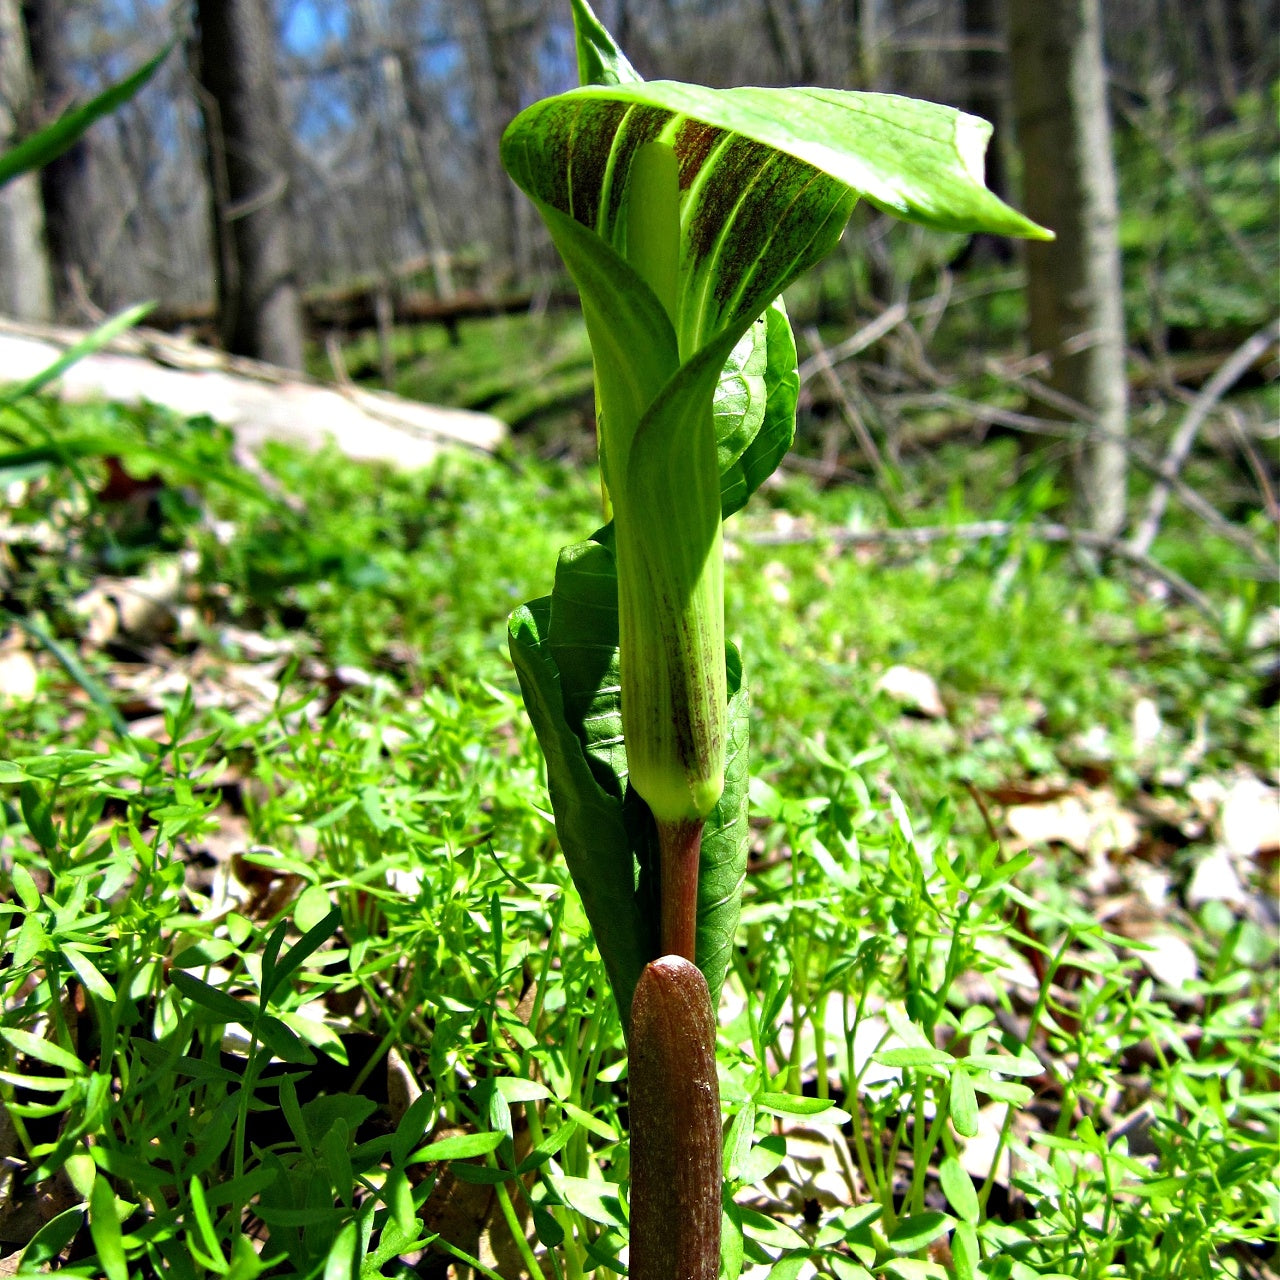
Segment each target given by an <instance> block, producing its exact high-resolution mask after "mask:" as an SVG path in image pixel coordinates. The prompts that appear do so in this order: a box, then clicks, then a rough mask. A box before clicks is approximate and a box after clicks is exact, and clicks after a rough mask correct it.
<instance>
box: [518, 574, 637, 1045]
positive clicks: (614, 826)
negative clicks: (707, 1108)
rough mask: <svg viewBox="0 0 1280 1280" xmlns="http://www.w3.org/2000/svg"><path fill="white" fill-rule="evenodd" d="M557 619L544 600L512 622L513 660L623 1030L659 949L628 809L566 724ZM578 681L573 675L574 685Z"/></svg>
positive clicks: (562, 840) (526, 608) (559, 829)
mask: <svg viewBox="0 0 1280 1280" xmlns="http://www.w3.org/2000/svg"><path fill="white" fill-rule="evenodd" d="M551 613H552V600H551V597H544V598H543V599H541V600H534V601H532V602H531V603H530V604H528V605H524V606H522V607H521V608H519V609H517V610H516V611H515V613H513V614H512V615H511V620H510V623H509V624H508V641H509V644H510V648H511V659H512V662H513V663H514V664H515V668H516V675H517V676H518V677H519V680H520V690H521V693H522V694H523V696H524V703H525V706H526V708H527V709H528V711H529V718H530V719H531V720H532V721H533V727H534V732H535V733H536V734H537V737H538V744H539V746H541V748H542V753H543V755H544V756H545V757H546V761H547V789H548V790H549V792H550V793H551V807H552V809H553V810H554V811H555V815H556V833H557V835H558V836H559V837H560V847H561V849H562V851H563V852H564V856H565V861H566V862H567V863H568V865H569V874H570V875H571V876H572V877H573V882H574V885H575V886H576V887H577V890H578V894H579V896H580V897H581V898H582V905H583V908H584V909H585V911H586V913H587V919H588V920H589V921H590V922H591V927H592V930H593V931H594V933H595V938H596V945H597V946H598V947H599V948H600V955H601V958H602V959H603V960H604V965H605V969H606V971H607V972H608V974H609V983H610V985H611V986H612V988H613V994H614V998H615V1000H616V1001H617V1003H618V1010H619V1013H620V1015H621V1017H622V1022H623V1025H624V1026H625V1025H626V1022H627V1015H628V1013H629V1011H630V1009H631V996H632V994H633V993H634V991H635V986H636V982H637V981H638V980H639V977H640V971H641V969H643V968H644V966H645V965H646V964H647V963H648V962H649V960H650V958H651V957H652V955H653V952H654V949H655V945H654V942H653V932H652V923H651V922H650V921H647V920H646V919H645V918H644V917H643V916H642V915H641V913H640V911H639V910H638V907H637V903H636V894H635V886H636V879H635V876H636V873H635V864H634V860H633V856H632V847H631V846H632V841H631V839H630V837H629V835H628V831H627V826H626V822H625V821H624V818H623V812H622V804H621V802H620V801H619V799H618V798H617V796H616V795H611V794H610V793H609V792H608V791H606V790H604V789H603V788H602V787H601V786H600V784H599V782H598V781H597V780H596V777H595V774H594V773H593V771H592V768H591V765H590V764H589V763H588V758H587V755H586V753H585V752H584V750H583V744H582V740H581V739H580V737H579V734H578V732H577V731H576V730H575V728H574V726H573V725H572V724H571V723H570V722H569V721H568V719H567V718H566V714H565V708H564V694H563V690H562V683H561V674H560V670H559V668H558V667H557V666H556V663H555V659H554V656H553V655H552V653H551V650H550V645H549V644H548V643H547V639H548V635H549V632H550V625H551ZM573 677H574V672H573V671H572V670H570V671H569V673H568V680H569V683H570V684H572V683H573V682H574V681H573ZM580 723H581V722H580ZM619 785H620V786H621V783H620V784H619Z"/></svg>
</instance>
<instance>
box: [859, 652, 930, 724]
mask: <svg viewBox="0 0 1280 1280" xmlns="http://www.w3.org/2000/svg"><path fill="white" fill-rule="evenodd" d="M876 691H877V692H879V693H883V694H885V695H887V696H888V697H889V698H892V699H893V701H894V702H896V703H897V704H898V705H899V706H900V707H901V708H902V709H903V710H904V711H910V712H914V713H915V714H916V715H921V716H925V717H926V718H927V719H930V720H942V719H944V718H945V717H946V714H947V709H946V707H945V706H943V703H942V695H941V694H940V693H939V692H938V684H937V681H935V680H934V678H933V677H932V676H931V675H930V674H929V673H928V672H927V671H921V670H919V669H918V668H916V667H908V666H904V665H903V664H901V663H899V664H897V665H896V666H892V667H890V668H889V669H888V670H887V671H886V672H885V673H884V674H883V675H882V676H881V677H880V679H879V680H877V681H876Z"/></svg>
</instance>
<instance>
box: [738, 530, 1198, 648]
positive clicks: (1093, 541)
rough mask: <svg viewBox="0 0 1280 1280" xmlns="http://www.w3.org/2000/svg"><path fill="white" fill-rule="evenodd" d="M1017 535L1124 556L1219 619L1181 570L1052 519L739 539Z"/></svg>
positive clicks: (866, 541) (897, 541)
mask: <svg viewBox="0 0 1280 1280" xmlns="http://www.w3.org/2000/svg"><path fill="white" fill-rule="evenodd" d="M1014 534H1020V535H1022V536H1025V537H1027V538H1031V539H1034V540H1037V541H1040V542H1058V543H1066V544H1067V545H1069V546H1073V547H1084V548H1086V549H1087V550H1090V551H1100V552H1102V553H1103V554H1104V555H1113V556H1117V557H1118V558H1120V559H1121V560H1127V561H1128V562H1129V563H1130V564H1131V565H1133V566H1134V568H1136V569H1139V570H1141V571H1142V572H1143V573H1144V574H1146V575H1147V576H1148V577H1149V578H1155V579H1157V580H1158V581H1160V582H1163V583H1164V584H1165V586H1167V587H1168V588H1169V590H1170V591H1172V592H1173V593H1174V594H1175V595H1177V596H1180V597H1181V598H1182V599H1183V600H1185V601H1186V602H1187V603H1188V604H1189V605H1191V606H1192V607H1193V608H1195V609H1197V610H1199V612H1201V613H1202V614H1204V616H1205V617H1206V618H1208V619H1209V620H1210V621H1211V622H1212V623H1214V625H1215V626H1216V625H1218V624H1219V622H1220V618H1219V614H1218V610H1217V609H1216V608H1215V607H1214V604H1213V602H1212V601H1211V600H1210V599H1209V597H1208V596H1206V595H1205V594H1204V592H1202V591H1201V590H1200V589H1199V588H1198V587H1194V586H1192V585H1191V583H1189V582H1188V581H1187V580H1186V579H1185V578H1184V577H1182V575H1181V574H1178V573H1175V572H1174V571H1173V570H1172V569H1169V568H1167V567H1166V566H1165V565H1162V564H1161V563H1160V562H1159V561H1157V560H1153V559H1152V558H1151V557H1150V556H1149V555H1146V554H1145V553H1143V552H1139V551H1135V550H1134V549H1133V547H1131V546H1130V545H1129V544H1128V543H1125V542H1121V541H1120V540H1119V539H1117V538H1109V537H1107V536H1106V535H1105V534H1101V533H1093V532H1091V531H1090V530H1087V529H1072V528H1071V527H1070V526H1069V525H1065V524H1055V523H1029V524H1020V523H1018V522H1016V521H1013V520H978V521H975V522H974V523H972V524H956V525H917V526H915V527H914V528H906V529H823V530H820V531H815V530H805V531H794V530H788V531H786V532H782V531H770V530H764V531H761V532H757V533H749V534H747V535H745V538H744V541H747V542H750V543H752V544H753V545H755V546H761V547H781V546H790V545H793V544H798V543H805V542H819V541H822V542H832V543H835V544H836V545H837V546H841V547H873V546H886V545H887V546H907V547H927V546H932V545H933V544H934V543H935V542H950V541H959V542H979V541H982V540H983V539H984V538H1008V537H1012V536H1013V535H1014Z"/></svg>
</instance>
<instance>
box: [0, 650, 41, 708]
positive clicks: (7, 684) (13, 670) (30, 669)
mask: <svg viewBox="0 0 1280 1280" xmlns="http://www.w3.org/2000/svg"><path fill="white" fill-rule="evenodd" d="M39 683H40V672H39V671H38V670H37V668H36V664H35V660H34V659H33V658H32V656H31V655H30V654H29V653H28V652H27V651H26V650H25V649H11V650H9V651H8V652H7V653H0V704H3V703H5V702H30V701H31V700H32V699H33V698H34V697H35V696H36V690H37V688H38V687H39Z"/></svg>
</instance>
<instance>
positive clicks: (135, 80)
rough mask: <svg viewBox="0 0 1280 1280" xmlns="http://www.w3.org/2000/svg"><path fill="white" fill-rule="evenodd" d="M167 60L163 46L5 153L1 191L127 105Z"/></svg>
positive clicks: (0, 169)
mask: <svg viewBox="0 0 1280 1280" xmlns="http://www.w3.org/2000/svg"><path fill="white" fill-rule="evenodd" d="M168 56H169V49H168V46H166V47H165V48H164V49H162V50H161V51H160V52H159V53H158V54H156V56H155V57H154V58H151V59H149V60H148V61H147V62H144V63H143V64H142V66H140V67H139V68H138V69H137V70H136V71H135V72H134V73H133V74H132V75H130V76H126V77H125V79H123V80H121V81H120V82H119V83H118V84H114V85H112V86H111V87H110V88H109V89H107V90H105V91H104V92H103V93H100V94H99V95H98V96H97V97H96V98H92V99H90V100H89V101H88V102H86V103H84V104H83V105H82V106H79V107H73V108H72V109H71V110H70V111H67V112H66V113H65V114H63V115H61V116H59V117H58V118H57V119H56V120H55V121H54V122H53V123H52V124H51V125H49V126H48V128H46V129H41V130H40V132H39V133H35V134H32V135H31V137H29V138H26V139H24V140H23V141H22V142H20V143H18V145H17V146H16V147H13V148H11V149H10V150H9V151H6V152H5V153H4V155H2V156H0V187H2V186H4V184H5V183H6V182H8V181H10V180H11V179H13V178H16V177H17V176H18V174H20V173H25V172H26V171H27V170H28V169H39V168H40V167H41V166H42V165H46V164H48V163H49V161H50V160H53V159H54V158H55V157H57V156H59V155H61V153H62V152H64V151H65V150H66V149H67V148H68V147H69V146H71V144H72V143H73V142H75V140H76V139H77V138H78V137H80V135H81V134H82V133H84V131H85V130H86V129H88V128H89V126H90V125H91V124H93V123H94V122H95V121H96V120H99V119H101V117H103V116H106V115H110V114H111V112H113V111H114V110H115V109H116V108H117V107H118V106H120V105H122V104H123V103H125V102H128V101H129V99H130V98H132V97H133V95H134V94H135V93H137V92H138V90H139V89H141V88H142V86H143V85H144V84H146V83H147V81H148V80H150V79H151V77H152V76H153V75H155V73H156V71H157V69H158V68H159V66H160V64H161V63H162V62H163V61H164V60H165V58H167V57H168Z"/></svg>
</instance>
